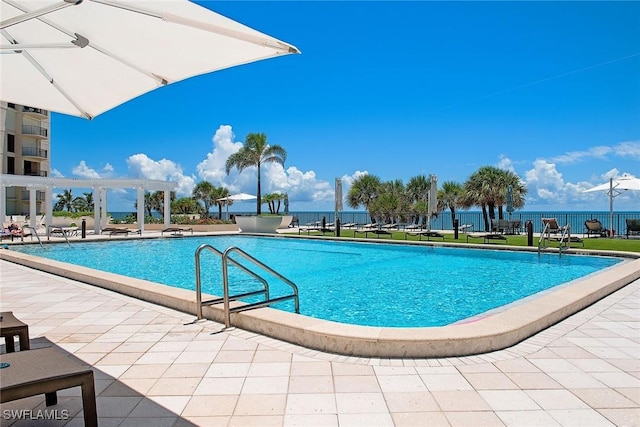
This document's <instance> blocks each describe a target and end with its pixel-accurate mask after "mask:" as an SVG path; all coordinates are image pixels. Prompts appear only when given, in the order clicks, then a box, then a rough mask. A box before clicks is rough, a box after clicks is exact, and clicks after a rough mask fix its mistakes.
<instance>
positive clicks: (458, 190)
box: [438, 181, 464, 224]
mask: <svg viewBox="0 0 640 427" xmlns="http://www.w3.org/2000/svg"><path fill="white" fill-rule="evenodd" d="M463 191H464V190H463V188H462V184H459V183H457V182H455V181H445V182H443V183H442V189H441V190H440V191H438V210H439V211H440V210H445V209H447V208H449V210H450V211H451V224H453V223H454V220H455V219H456V209H457V208H458V207H461V206H462V205H463V203H462V196H463Z"/></svg>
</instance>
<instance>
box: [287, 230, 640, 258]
mask: <svg viewBox="0 0 640 427" xmlns="http://www.w3.org/2000/svg"><path fill="white" fill-rule="evenodd" d="M391 233H392V234H391V237H390V236H389V235H379V236H378V235H375V234H372V233H369V234H368V236H367V239H370V240H374V241H375V240H389V239H393V240H405V237H408V238H407V239H406V240H407V241H418V240H419V238H418V236H406V234H405V232H404V231H391ZM296 234H297V233H296ZM302 235H307V233H306V232H303V233H302ZM309 235H310V236H322V235H323V234H322V233H321V232H317V231H312V232H311V233H310V234H309ZM325 236H327V237H333V236H334V234H333V233H325ZM340 236H341V237H351V238H352V237H354V232H353V230H352V229H343V230H341V232H340ZM355 237H358V238H364V237H365V235H364V233H356V235H355ZM506 237H507V242H505V241H504V240H492V241H490V244H492V245H510V246H527V236H526V235H524V234H520V235H515V236H506ZM430 240H431V241H433V242H442V241H443V239H442V238H437V237H435V238H434V237H432V238H431V239H430ZM422 241H423V242H424V241H427V238H426V237H424V236H423V237H422ZM582 241H583V242H584V247H583V246H582V244H581V243H572V244H571V247H572V248H575V249H593V250H605V251H624V252H640V239H638V238H635V239H624V238H614V239H608V238H603V237H591V238H586V237H585V238H582ZM444 242H445V243H467V236H466V234H464V233H459V234H458V240H455V239H454V235H453V233H444ZM469 243H470V244H482V243H484V242H483V239H469ZM533 246H534V247H537V246H538V236H534V237H533ZM549 246H551V247H557V246H558V243H557V242H551V243H550V244H549Z"/></svg>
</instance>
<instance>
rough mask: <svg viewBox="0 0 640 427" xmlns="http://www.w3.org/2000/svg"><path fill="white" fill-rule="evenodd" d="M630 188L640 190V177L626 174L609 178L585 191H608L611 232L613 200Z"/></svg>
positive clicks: (610, 229)
mask: <svg viewBox="0 0 640 427" xmlns="http://www.w3.org/2000/svg"><path fill="white" fill-rule="evenodd" d="M628 190H636V191H640V178H636V177H634V176H633V175H629V174H624V175H622V176H620V177H618V178H609V182H605V183H604V184H600V185H596V186H595V187H593V188H590V189H588V190H585V191H584V193H591V192H597V191H606V192H607V195H608V196H609V232H612V230H613V200H614V199H615V198H616V197H618V196H619V195H620V194H622V193H623V192H625V191H628Z"/></svg>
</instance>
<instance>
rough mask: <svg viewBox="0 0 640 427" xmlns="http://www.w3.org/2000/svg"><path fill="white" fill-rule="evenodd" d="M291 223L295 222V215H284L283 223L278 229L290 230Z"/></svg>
mask: <svg viewBox="0 0 640 427" xmlns="http://www.w3.org/2000/svg"><path fill="white" fill-rule="evenodd" d="M291 221H293V215H282V222H281V223H280V226H279V227H278V228H289V225H290V224H291Z"/></svg>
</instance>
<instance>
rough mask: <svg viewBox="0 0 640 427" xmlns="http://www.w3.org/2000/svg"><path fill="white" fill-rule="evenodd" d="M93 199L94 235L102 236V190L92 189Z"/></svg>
mask: <svg viewBox="0 0 640 427" xmlns="http://www.w3.org/2000/svg"><path fill="white" fill-rule="evenodd" d="M91 195H92V197H93V233H94V234H96V235H98V234H100V229H101V227H102V222H101V221H100V190H99V189H98V188H96V187H92V188H91Z"/></svg>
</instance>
